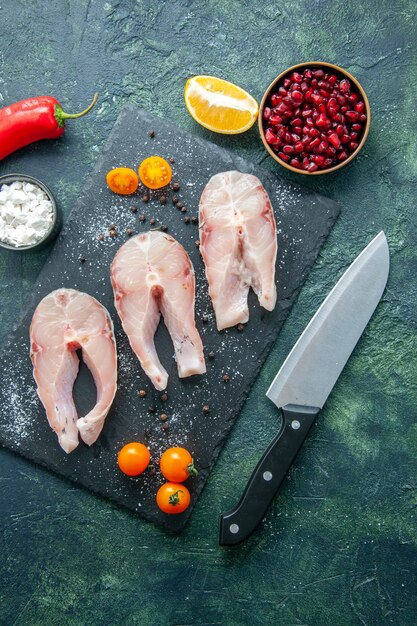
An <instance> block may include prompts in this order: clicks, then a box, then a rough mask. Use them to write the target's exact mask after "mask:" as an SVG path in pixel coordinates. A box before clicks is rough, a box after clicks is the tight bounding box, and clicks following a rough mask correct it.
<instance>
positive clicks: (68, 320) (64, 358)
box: [30, 289, 117, 453]
mask: <svg viewBox="0 0 417 626" xmlns="http://www.w3.org/2000/svg"><path fill="white" fill-rule="evenodd" d="M78 349H81V350H82V355H83V360H84V362H85V364H86V365H87V367H88V368H89V370H90V371H91V373H92V376H93V378H94V382H95V385H96V388H97V401H96V404H95V406H94V407H93V408H92V409H91V411H90V412H89V413H88V414H87V415H85V416H84V417H80V418H79V417H78V414H77V409H76V407H75V404H74V400H73V395H72V390H73V386H74V382H75V379H76V378H77V374H78V368H79V359H78V356H77V353H76V351H77V350H78ZM30 357H31V359H32V363H33V376H34V378H35V381H36V384H37V386H38V395H39V398H40V400H41V402H42V404H43V405H44V407H45V410H46V416H47V418H48V422H49V424H50V426H51V428H52V429H53V430H54V431H55V432H56V434H57V436H58V441H59V444H60V446H61V448H62V449H63V450H65V452H67V453H69V452H72V451H73V450H74V449H75V448H76V447H77V446H78V435H79V434H80V435H81V438H82V439H83V441H84V442H85V443H86V444H88V445H91V444H93V443H94V442H95V441H96V440H97V438H98V436H99V434H100V432H101V430H102V428H103V424H104V421H105V419H106V416H107V414H108V412H109V409H110V407H111V405H112V402H113V399H114V396H115V393H116V389H117V355H116V342H115V338H114V332H113V323H112V321H111V318H110V316H109V313H108V312H107V310H106V309H105V307H104V306H102V304H100V302H98V300H96V299H95V298H93V297H92V296H90V295H88V294H86V293H83V292H80V291H77V290H75V289H57V290H56V291H52V292H51V293H50V294H48V295H47V296H45V298H43V300H41V302H40V303H39V304H38V306H37V307H36V309H35V312H34V314H33V318H32V323H31V326H30Z"/></svg>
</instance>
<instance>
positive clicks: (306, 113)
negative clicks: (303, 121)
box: [301, 109, 313, 118]
mask: <svg viewBox="0 0 417 626" xmlns="http://www.w3.org/2000/svg"><path fill="white" fill-rule="evenodd" d="M312 112H313V109H304V111H302V113H301V115H302V116H303V117H304V118H306V117H310V115H311V114H312Z"/></svg>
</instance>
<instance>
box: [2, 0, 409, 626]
mask: <svg viewBox="0 0 417 626" xmlns="http://www.w3.org/2000/svg"><path fill="white" fill-rule="evenodd" d="M416 19H417V10H416V6H415V3H414V2H413V1H412V0H402V1H401V0H378V1H377V0H372V1H371V0H370V1H369V2H367V3H365V2H364V3H360V2H357V3H347V2H345V0H335V1H334V2H331V3H330V2H329V3H326V2H321V1H315V0H304V1H302V2H298V1H295V2H292V1H290V0H282V1H280V2H273V1H272V0H266V1H265V2H259V3H255V2H249V1H238V0H234V1H233V0H227V1H226V0H225V1H224V2H222V3H220V2H214V1H212V0H209V1H205V2H203V1H202V0H196V1H194V2H193V1H192V0H177V1H175V2H174V1H173V2H159V3H155V2H145V1H142V2H141V1H138V2H133V1H131V0H123V1H122V0H120V1H119V2H118V1H116V0H113V1H112V0H109V1H108V2H104V1H103V0H92V1H88V2H85V1H84V2H76V1H75V0H67V1H64V0H62V1H57V2H53V3H52V2H48V3H42V2H36V1H35V0H29V1H27V2H21V1H20V0H17V1H15V2H12V1H11V0H4V2H2V3H1V6H0V23H1V29H0V104H1V105H5V104H8V103H11V102H13V101H15V100H19V99H21V98H24V97H27V96H34V95H39V94H41V93H51V94H53V95H56V96H57V97H58V99H60V100H61V102H62V103H63V104H64V105H66V107H67V108H68V109H70V108H71V109H77V108H83V107H84V106H85V104H86V102H87V101H88V100H89V98H90V96H91V94H92V92H93V91H95V90H96V89H97V90H98V91H100V94H101V98H100V102H99V104H98V105H97V108H96V110H95V112H94V113H91V114H90V116H89V117H88V118H85V119H84V120H83V121H81V120H80V121H78V122H77V123H73V124H69V125H68V132H67V134H66V137H65V138H64V139H63V140H61V141H59V142H46V143H44V144H42V145H41V144H38V145H36V146H32V147H31V148H29V149H25V150H22V151H20V152H19V153H16V154H15V155H14V156H12V157H10V158H9V159H6V160H5V161H3V162H1V163H0V174H4V173H8V172H13V171H19V172H24V173H27V174H32V175H35V176H39V177H40V178H42V179H43V180H44V181H45V182H46V183H47V184H49V185H50V186H51V188H52V189H53V190H54V192H55V194H56V196H57V197H58V198H59V201H60V204H61V206H62V208H63V210H64V212H65V213H66V214H68V212H69V210H70V208H71V206H72V204H73V203H74V200H75V199H76V197H77V194H78V192H79V190H80V189H81V186H82V185H83V184H84V182H85V180H86V178H87V177H88V175H89V171H91V168H92V167H93V164H94V162H95V160H96V159H97V157H98V156H99V154H100V151H101V149H102V147H103V144H104V142H105V139H106V137H107V136H108V133H109V131H110V129H111V127H112V125H113V123H114V121H115V119H116V117H117V115H118V113H119V111H120V110H121V108H122V107H123V105H124V104H126V103H128V102H130V103H133V104H136V105H139V106H141V107H144V108H146V109H148V110H150V111H153V112H155V113H156V114H159V115H161V116H163V117H166V118H170V119H172V120H173V121H175V122H176V123H177V124H178V125H180V126H181V127H183V128H186V129H189V130H192V131H193V132H194V133H196V134H197V135H200V136H204V137H207V138H209V139H210V140H212V141H215V142H217V143H219V144H220V145H223V146H227V147H228V148H229V149H231V150H233V151H236V153H238V154H239V155H242V156H244V157H245V158H248V159H249V160H252V161H255V162H257V163H262V165H263V166H264V167H265V168H267V169H269V170H273V169H274V168H275V165H274V163H273V162H272V160H271V159H270V158H269V157H268V156H267V155H266V154H265V152H264V150H263V148H262V146H261V143H260V140H259V139H258V137H257V133H256V130H255V129H253V130H252V131H250V132H248V133H247V134H245V135H243V136H241V137H235V138H222V137H218V136H213V135H211V134H210V133H209V132H207V131H205V130H203V129H201V128H199V127H197V126H196V125H195V124H194V122H193V121H192V120H191V119H190V118H189V116H188V114H187V112H186V110H185V107H184V104H183V99H182V91H183V87H184V82H185V80H186V78H187V77H188V76H189V75H191V74H195V73H209V74H214V75H218V76H222V77H225V78H228V79H229V80H232V81H234V82H236V83H238V84H240V85H242V86H243V87H246V88H247V89H248V90H249V91H250V92H251V93H252V94H253V95H254V96H255V97H257V98H260V97H261V95H262V93H263V90H264V89H265V88H266V86H267V85H268V84H269V82H270V80H272V78H273V77H274V76H275V75H276V74H277V73H278V72H280V71H281V70H282V69H284V68H285V67H287V66H289V65H291V64H293V63H296V62H299V61H304V60H309V59H310V60H313V59H322V60H326V61H331V62H335V63H337V64H339V65H341V66H343V67H346V68H347V69H348V70H350V71H351V72H353V73H354V74H355V75H356V76H357V77H358V78H359V80H360V81H361V82H362V84H363V86H364V87H365V89H366V91H367V93H368V96H369V98H370V102H371V107H372V112H373V119H372V128H371V134H370V136H369V139H368V142H367V144H366V146H365V149H364V150H363V152H362V154H361V156H360V157H359V158H358V159H357V160H356V161H355V162H354V163H353V164H352V165H351V166H349V167H347V168H346V169H344V170H342V171H341V172H340V173H339V174H337V175H332V176H326V177H320V178H319V179H315V180H312V179H309V180H308V181H303V182H304V183H306V184H307V185H308V186H309V187H310V188H311V189H314V190H318V191H320V192H322V193H325V194H327V195H330V196H332V197H334V198H335V199H337V200H339V201H340V202H341V204H342V215H341V217H340V218H339V221H338V223H337V224H336V227H335V229H334V230H333V233H332V235H331V236H330V238H329V240H328V242H327V244H326V246H325V248H324V249H323V251H322V254H321V256H320V258H319V261H318V262H317V264H316V266H315V268H314V270H313V271H312V273H311V274H310V277H309V279H308V282H307V284H306V286H305V287H304V289H303V291H302V294H301V296H300V298H299V300H298V302H297V303H296V305H295V306H294V308H293V310H292V312H291V314H290V317H289V318H288V320H287V323H286V325H285V326H284V329H283V331H282V332H281V335H280V337H279V340H278V342H277V344H276V346H275V348H274V349H273V351H272V352H271V354H270V356H269V359H268V361H267V363H266V366H265V367H264V369H263V370H262V372H261V375H260V376H259V379H258V381H257V383H256V384H255V386H254V388H253V389H252V392H251V394H250V397H249V399H248V401H247V403H246V405H245V407H244V409H243V411H242V414H241V416H240V419H239V421H238V423H237V426H236V427H235V428H234V430H233V431H232V434H231V436H230V437H229V440H228V442H227V444H226V446H225V448H224V450H223V452H222V454H221V456H220V459H219V461H218V463H217V465H216V467H215V469H214V471H213V473H212V475H211V477H210V479H209V481H208V484H207V487H206V489H205V490H204V493H203V495H202V497H201V499H200V501H199V502H198V504H197V506H196V508H195V511H194V513H193V516H192V518H191V521H190V523H189V525H188V526H187V528H186V530H185V531H184V532H183V533H182V534H181V535H179V536H174V537H173V536H171V535H167V534H165V533H164V532H163V531H162V530H159V529H158V528H155V527H154V526H153V525H151V524H147V523H145V522H143V521H142V520H140V519H138V518H137V517H135V516H134V515H132V514H129V513H127V512H126V511H124V510H121V509H119V508H117V507H116V506H113V505H111V504H109V503H108V502H106V501H103V500H101V499H99V498H97V497H95V496H94V495H92V494H90V493H88V492H87V491H85V490H83V489H78V488H76V487H74V486H72V485H69V484H68V483H67V482H64V481H62V480H60V479H59V478H57V477H55V476H53V475H51V474H49V473H47V472H45V471H44V470H42V469H40V468H37V467H35V466H34V465H32V464H31V463H29V462H26V461H24V460H23V459H21V458H19V457H16V456H14V455H12V454H11V453H8V452H6V451H3V450H1V451H0V526H1V531H2V533H1V538H2V547H1V560H0V623H2V624H7V625H12V624H25V625H26V624H30V625H32V624H33V625H40V624H42V625H48V626H49V625H53V626H55V625H57V626H61V625H62V624H71V625H72V624H74V625H78V624H79V625H80V626H83V625H85V624H89V625H102V624H103V625H115V624H117V625H119V624H120V625H130V624H132V625H133V624H137V625H140V626H148V625H149V626H166V625H169V626H171V625H172V626H174V625H176V626H191V625H192V626H203V625H207V626H208V625H212V626H214V625H218V626H220V625H222V626H229V625H230V626H240V625H245V626H246V625H248V626H249V625H250V626H252V625H259V626H261V625H262V626H263V625H265V624H268V625H269V624H273V625H275V624H280V625H281V624H282V625H283V626H307V625H308V626H317V625H318V626H322V625H323V626H326V625H332V626H333V625H341V626H361V625H364V626H374V625H377V626H385V625H388V624H390V625H391V624H393V625H395V626H408V625H410V626H411V625H414V624H415V623H416V618H415V614H416V611H417V522H416V508H417V483H416V476H417V458H416V457H417V420H416V417H417V359H416V352H417V328H416V326H417V314H416V308H417V277H416V276H417V271H416V270H417V245H416V244H417V232H416V217H415V205H416V194H417V185H416V181H417V149H416V140H415V137H416V130H417V129H416V105H415V92H416V82H417V56H416V52H417V50H416V43H417V29H416ZM284 175H285V174H284ZM295 178H296V177H293V178H292V180H294V179H295ZM381 228H383V229H384V230H385V231H386V234H387V237H388V239H389V243H390V248H391V254H392V269H391V275H390V279H389V283H388V287H387V291H386V293H385V295H384V297H383V300H382V302H381V304H380V306H379V308H378V310H377V312H376V314H375V316H374V317H373V319H372V321H371V323H370V324H369V326H368V328H367V329H366V331H365V333H364V335H363V337H362V339H361V341H360V343H359V344H358V346H357V349H356V350H355V352H354V354H353V357H352V358H351V360H350V361H349V364H348V366H347V367H346V369H345V370H344V372H343V374H342V376H341V377H340V379H339V381H338V383H337V386H336V387H335V389H334V392H333V394H332V395H331V397H330V398H329V401H328V402H327V404H326V407H325V409H324V410H323V411H322V413H321V415H320V418H319V420H318V421H317V424H316V425H315V427H314V428H313V430H312V432H311V435H310V437H309V439H308V441H307V442H306V444H305V446H304V449H303V450H302V452H301V453H300V455H299V457H298V459H297V462H296V465H295V466H294V467H293V469H292V471H291V473H290V476H289V479H288V480H287V482H286V483H285V486H284V488H283V489H282V491H281V493H280V495H279V497H278V498H276V500H275V502H274V504H273V506H272V508H271V509H270V511H269V513H268V515H267V517H266V519H265V522H264V524H263V526H262V527H261V528H260V529H259V531H258V532H257V533H256V535H254V536H253V537H252V538H251V539H250V540H249V541H247V542H246V543H245V544H244V545H242V546H241V547H238V548H234V549H230V550H229V549H221V548H220V547H219V546H218V544H217V533H218V518H219V514H220V513H221V512H222V511H224V510H225V509H228V508H229V507H230V506H231V505H232V504H234V502H235V500H236V499H237V497H238V496H239V494H240V493H241V490H242V489H243V486H244V484H245V482H246V480H247V477H248V475H249V474H250V471H251V469H252V467H253V465H254V464H255V463H256V461H257V458H258V456H259V454H260V453H261V451H262V450H263V449H264V447H265V446H266V445H267V444H268V442H269V440H270V438H271V437H272V436H273V434H274V433H275V432H276V429H277V427H278V422H277V416H276V411H274V408H273V406H272V405H271V404H270V403H269V401H268V400H267V399H266V398H265V397H264V392H265V390H266V388H267V386H268V384H269V382H270V380H271V377H272V376H273V375H274V373H275V371H276V370H277V368H278V367H279V366H280V364H281V363H282V361H283V359H284V358H285V356H286V354H287V352H288V350H289V349H290V348H291V346H292V344H293V343H294V341H295V339H296V338H297V337H298V335H299V334H300V332H301V331H302V329H303V328H304V326H305V324H306V323H307V321H308V320H309V318H310V317H311V315H312V313H313V312H314V311H315V310H316V308H317V306H318V305H319V304H320V302H321V300H322V299H323V297H324V296H325V295H326V293H327V292H328V290H329V289H330V288H331V286H332V285H333V283H334V282H335V279H336V278H337V277H338V276H339V275H340V274H341V272H342V271H343V270H344V269H345V268H346V266H347V265H348V264H349V262H350V261H351V260H352V258H353V257H354V256H355V255H356V254H357V253H358V252H359V251H360V250H361V249H362V247H363V246H364V245H365V244H366V243H367V242H368V241H369V240H370V239H371V237H372V236H373V235H374V234H376V233H377V232H378V230H380V229H381ZM46 256H47V251H46V252H44V253H38V254H33V255H26V256H18V255H13V254H6V253H4V252H2V253H1V255H0V285H1V306H0V324H1V325H0V330H1V336H2V337H5V336H6V334H7V332H8V331H9V330H10V328H11V327H12V324H13V321H14V319H15V317H16V315H17V314H18V312H19V310H20V308H21V307H22V305H23V304H24V301H25V298H26V297H27V295H28V293H29V291H30V289H31V288H32V286H33V285H34V283H35V281H36V275H37V273H38V272H39V270H40V268H41V267H42V264H43V263H44V261H45V259H46Z"/></svg>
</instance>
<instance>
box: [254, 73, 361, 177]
mask: <svg viewBox="0 0 417 626" xmlns="http://www.w3.org/2000/svg"><path fill="white" fill-rule="evenodd" d="M307 67H312V68H314V67H315V68H329V69H330V70H332V71H333V72H335V73H337V74H341V75H342V76H345V77H346V78H348V79H349V80H350V81H351V82H352V83H353V84H354V85H355V86H356V88H357V90H358V92H359V93H360V95H361V97H362V99H363V101H364V103H365V109H366V125H365V129H364V131H363V135H362V138H361V140H360V142H359V146H358V147H357V148H356V150H355V151H354V152H352V154H351V155H350V156H349V157H348V158H347V159H346V160H345V161H342V162H341V163H338V164H337V165H335V166H334V167H329V168H328V169H325V170H317V171H316V172H307V171H306V170H302V169H298V168H296V167H293V166H292V165H289V164H288V163H285V161H283V160H282V159H280V158H279V156H278V155H277V154H276V153H275V152H274V151H273V150H272V148H271V146H270V145H269V144H268V143H267V141H266V140H265V134H264V129H263V110H264V107H265V104H266V102H267V100H268V97H269V95H270V93H271V91H272V90H273V89H274V88H275V87H276V86H278V85H279V83H281V81H283V80H284V78H285V77H286V76H287V75H289V74H291V72H293V71H294V70H297V71H300V70H301V69H303V70H304V69H305V68H307ZM370 123H371V109H370V106H369V100H368V98H367V95H366V93H365V91H364V89H363V87H362V85H361V84H360V83H359V81H358V80H357V79H356V78H355V77H354V76H352V74H350V73H349V72H347V71H346V70H344V69H343V68H341V67H339V66H338V65H334V64H333V63H325V62H323V61H312V62H310V63H297V65H293V66H292V67H289V68H288V69H286V70H285V71H284V72H281V74H280V75H279V76H277V77H276V78H275V79H274V80H273V81H272V83H271V84H270V85H269V87H268V89H267V90H266V91H265V93H264V95H263V98H262V100H261V104H260V106H259V116H258V128H259V133H260V135H261V139H262V141H263V144H264V146H265V148H266V149H267V151H268V152H269V154H270V155H271V157H272V158H273V159H275V161H276V162H277V163H279V164H280V165H282V166H283V167H285V168H287V170H291V172H295V173H296V174H305V175H307V176H319V175H321V174H330V172H335V171H336V170H340V169H341V168H342V167H344V166H345V165H347V164H348V163H350V162H351V161H352V160H353V159H354V158H355V156H356V155H357V154H358V153H359V151H360V150H361V149H362V147H363V145H364V143H365V141H366V138H367V137H368V133H369V127H370Z"/></svg>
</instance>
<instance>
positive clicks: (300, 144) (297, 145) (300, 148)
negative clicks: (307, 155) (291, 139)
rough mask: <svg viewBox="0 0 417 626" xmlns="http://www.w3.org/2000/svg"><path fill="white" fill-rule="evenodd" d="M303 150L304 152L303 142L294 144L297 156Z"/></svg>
mask: <svg viewBox="0 0 417 626" xmlns="http://www.w3.org/2000/svg"><path fill="white" fill-rule="evenodd" d="M303 150H304V144H303V142H302V141H297V143H295V144H294V151H295V152H296V153H297V154H300V153H301V152H302V151H303Z"/></svg>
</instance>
